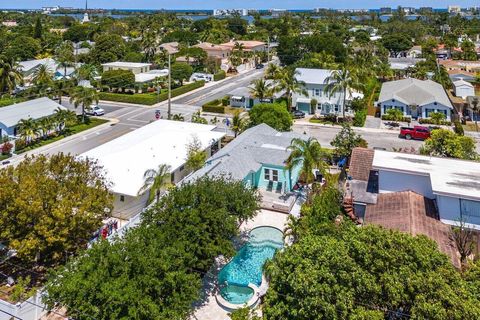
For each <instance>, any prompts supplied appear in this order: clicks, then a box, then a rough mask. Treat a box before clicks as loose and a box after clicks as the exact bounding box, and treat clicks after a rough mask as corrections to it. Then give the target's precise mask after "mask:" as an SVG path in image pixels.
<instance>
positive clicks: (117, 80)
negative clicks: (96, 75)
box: [102, 70, 135, 89]
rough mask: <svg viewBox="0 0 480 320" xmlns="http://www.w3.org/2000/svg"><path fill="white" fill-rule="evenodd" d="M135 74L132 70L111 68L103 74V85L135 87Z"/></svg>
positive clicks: (123, 87)
mask: <svg viewBox="0 0 480 320" xmlns="http://www.w3.org/2000/svg"><path fill="white" fill-rule="evenodd" d="M134 84H135V75H134V74H133V72H132V71H130V70H109V71H105V72H104V73H103V74H102V85H104V86H108V87H110V88H117V89H126V88H133V86H134Z"/></svg>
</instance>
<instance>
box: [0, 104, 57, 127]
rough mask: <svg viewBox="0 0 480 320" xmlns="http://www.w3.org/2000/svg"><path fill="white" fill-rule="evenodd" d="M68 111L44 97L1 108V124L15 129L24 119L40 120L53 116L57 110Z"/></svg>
mask: <svg viewBox="0 0 480 320" xmlns="http://www.w3.org/2000/svg"><path fill="white" fill-rule="evenodd" d="M58 108H60V109H66V108H65V107H63V106H61V105H60V104H58V103H56V102H55V101H53V100H51V99H49V98H46V97H43V98H38V99H34V100H30V101H25V102H21V103H15V104H12V105H9V106H6V107H3V108H0V123H3V124H4V125H5V126H6V127H7V128H10V127H13V126H15V125H16V124H18V122H19V121H20V120H22V119H25V120H26V119H30V118H31V119H40V118H44V117H48V116H51V115H52V114H54V113H55V110H56V109H58Z"/></svg>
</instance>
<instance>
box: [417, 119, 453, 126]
mask: <svg viewBox="0 0 480 320" xmlns="http://www.w3.org/2000/svg"><path fill="white" fill-rule="evenodd" d="M418 123H420V124H436V125H443V126H451V125H452V122H451V121H447V120H442V121H440V122H439V123H437V122H436V121H435V120H432V119H430V118H420V119H418Z"/></svg>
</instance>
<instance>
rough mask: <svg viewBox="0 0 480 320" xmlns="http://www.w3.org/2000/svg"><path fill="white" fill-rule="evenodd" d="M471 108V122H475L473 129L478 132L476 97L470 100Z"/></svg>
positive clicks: (479, 108) (478, 105)
mask: <svg viewBox="0 0 480 320" xmlns="http://www.w3.org/2000/svg"><path fill="white" fill-rule="evenodd" d="M471 108H472V113H473V114H472V116H473V120H474V121H475V129H476V130H477V132H478V117H479V113H480V100H479V99H478V97H474V98H473V99H472V104H471Z"/></svg>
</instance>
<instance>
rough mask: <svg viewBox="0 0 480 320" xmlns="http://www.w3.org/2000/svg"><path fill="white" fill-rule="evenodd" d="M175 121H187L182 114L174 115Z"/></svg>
mask: <svg viewBox="0 0 480 320" xmlns="http://www.w3.org/2000/svg"><path fill="white" fill-rule="evenodd" d="M172 120H173V121H185V117H184V116H183V115H182V114H181V113H176V114H174V115H172Z"/></svg>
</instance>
